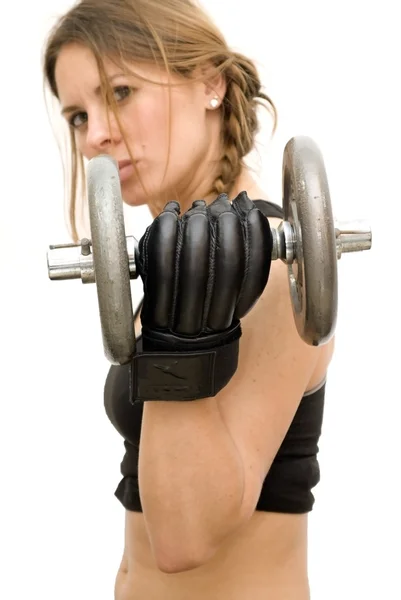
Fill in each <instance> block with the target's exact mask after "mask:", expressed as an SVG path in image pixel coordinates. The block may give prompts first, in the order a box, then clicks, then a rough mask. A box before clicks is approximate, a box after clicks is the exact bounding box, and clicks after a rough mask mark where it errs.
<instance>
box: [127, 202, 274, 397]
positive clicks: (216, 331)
mask: <svg viewBox="0 0 401 600" xmlns="http://www.w3.org/2000/svg"><path fill="white" fill-rule="evenodd" d="M271 254H272V234H271V230H270V226H269V222H268V220H267V219H266V218H265V217H264V216H263V214H262V213H261V212H260V211H259V210H258V209H257V208H256V207H255V205H254V204H253V202H251V200H249V198H248V196H247V194H246V192H242V193H241V194H239V195H238V196H237V198H236V199H235V200H234V201H233V202H232V203H231V202H230V201H229V199H228V197H227V196H226V195H225V194H221V195H220V196H219V197H218V198H217V199H216V200H215V201H214V202H213V203H212V204H210V205H208V206H207V205H206V204H205V202H204V201H203V200H198V201H196V202H194V203H193V205H192V208H190V209H189V210H188V211H187V212H186V213H184V214H183V215H182V216H180V206H179V204H178V203H177V202H169V203H168V204H167V205H166V206H165V208H164V210H163V212H162V213H161V214H160V215H159V216H158V217H157V218H156V219H155V220H154V221H153V223H152V224H151V225H150V226H149V227H148V228H147V230H146V232H145V234H144V235H143V237H142V238H141V239H140V241H139V244H138V254H137V268H138V272H139V274H140V276H141V277H142V280H143V285H144V301H143V307H142V311H141V321H142V340H143V352H142V353H140V354H137V355H136V356H135V357H134V359H133V361H132V365H131V367H132V401H134V402H135V401H145V400H195V399H198V398H207V397H211V396H214V395H216V394H217V393H218V392H219V391H220V390H221V389H222V388H223V387H224V386H225V385H227V383H228V382H229V381H230V379H231V377H232V376H233V375H234V373H235V371H236V369H237V365H238V351H239V338H240V336H241V326H240V319H241V318H242V317H243V316H244V315H246V313H247V312H249V310H250V309H251V308H252V306H253V305H254V304H255V302H256V301H257V300H258V298H259V297H260V296H261V294H262V292H263V290H264V288H265V286H266V284H267V281H268V278H269V273H270V265H271Z"/></svg>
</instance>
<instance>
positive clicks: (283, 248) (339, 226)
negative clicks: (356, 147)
mask: <svg viewBox="0 0 401 600" xmlns="http://www.w3.org/2000/svg"><path fill="white" fill-rule="evenodd" d="M271 231H272V235H273V251H272V260H278V259H280V260H282V261H283V262H285V263H286V264H291V263H293V262H294V260H295V259H296V232H294V229H293V227H292V225H291V223H289V222H288V221H282V222H281V223H280V225H279V227H278V228H277V229H274V228H272V230H271ZM334 231H335V237H336V245H337V259H340V258H341V255H342V253H343V252H361V251H363V250H369V249H370V248H371V246H372V231H371V229H370V227H369V224H368V223H367V221H364V220H355V221H338V222H336V223H335V228H334ZM126 241H127V251H128V260H129V271H130V278H131V279H136V277H137V272H136V263H135V251H136V248H137V241H136V239H135V238H134V237H133V236H127V237H126ZM47 266H48V272H49V278H50V279H51V280H63V279H82V282H83V283H95V271H94V266H93V257H92V250H91V242H90V240H88V239H86V238H84V239H82V240H81V242H80V243H79V244H59V245H53V246H49V251H48V253H47Z"/></svg>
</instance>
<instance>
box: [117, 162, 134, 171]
mask: <svg viewBox="0 0 401 600" xmlns="http://www.w3.org/2000/svg"><path fill="white" fill-rule="evenodd" d="M130 165H132V162H131V161H130V160H119V161H118V168H119V169H120V171H121V169H124V167H129V166H130Z"/></svg>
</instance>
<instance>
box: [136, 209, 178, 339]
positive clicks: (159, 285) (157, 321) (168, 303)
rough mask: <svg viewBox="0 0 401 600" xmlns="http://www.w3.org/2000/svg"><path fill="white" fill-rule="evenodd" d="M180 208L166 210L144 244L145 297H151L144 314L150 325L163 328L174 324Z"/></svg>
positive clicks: (154, 223)
mask: <svg viewBox="0 0 401 600" xmlns="http://www.w3.org/2000/svg"><path fill="white" fill-rule="evenodd" d="M170 204H172V203H170ZM178 212H179V211H178ZM178 212H177V210H176V209H173V210H165V211H163V212H162V213H161V214H160V215H159V216H158V217H157V218H156V219H155V220H154V222H153V224H152V226H151V227H150V230H149V236H148V240H147V241H146V243H145V244H144V253H145V254H144V256H143V258H142V260H143V261H144V268H145V272H146V280H145V282H144V283H145V299H146V297H148V298H149V299H151V301H150V302H145V303H144V311H145V312H144V315H145V318H146V322H147V324H148V325H149V326H150V327H155V328H160V329H165V328H167V327H169V325H170V322H169V320H170V317H171V308H172V302H173V297H174V288H175V272H176V248H177V240H178V229H179V228H178V223H179V217H178ZM145 305H146V307H145Z"/></svg>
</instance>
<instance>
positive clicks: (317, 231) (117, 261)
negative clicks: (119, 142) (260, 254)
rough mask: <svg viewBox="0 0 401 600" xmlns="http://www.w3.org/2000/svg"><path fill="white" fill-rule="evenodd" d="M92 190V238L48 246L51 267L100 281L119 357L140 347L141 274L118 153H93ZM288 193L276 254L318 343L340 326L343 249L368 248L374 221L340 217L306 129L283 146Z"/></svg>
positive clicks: (108, 344)
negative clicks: (133, 283) (135, 283)
mask: <svg viewBox="0 0 401 600" xmlns="http://www.w3.org/2000/svg"><path fill="white" fill-rule="evenodd" d="M87 195H88V202H89V219H90V229H91V239H86V238H84V239H82V240H81V241H80V243H78V244H58V245H51V246H49V250H48V252H47V265H48V274H49V278H50V279H51V280H66V279H81V281H82V282H83V283H95V284H96V288H97V298H98V306H99V315H100V322H101V328H102V338H103V346H104V353H105V356H106V358H107V359H108V360H109V361H110V362H111V363H112V364H116V365H118V364H120V365H121V364H125V363H128V362H129V361H130V360H131V359H132V357H133V355H134V354H135V328H134V317H133V310H132V297H131V288H130V280H131V279H136V278H137V276H138V274H137V269H136V253H137V247H138V243H137V240H136V239H135V238H134V237H133V236H126V234H125V225H124V213H123V201H122V195H121V186H120V178H119V170H118V165H117V163H116V161H115V160H114V159H113V158H112V157H110V156H107V155H101V156H97V157H95V158H93V159H92V160H90V161H89V163H88V165H87ZM282 199H283V212H284V219H283V221H282V222H281V223H280V225H279V226H278V227H277V228H272V236H273V250H272V256H271V259H272V260H282V261H283V262H284V263H285V264H286V265H287V269H288V282H289V289H290V294H291V301H292V307H293V314H294V319H295V323H296V327H297V330H298V333H299V335H300V337H301V338H302V339H303V340H304V342H305V343H307V344H309V345H312V346H319V345H322V344H325V343H327V342H328V341H329V340H330V339H331V337H332V336H333V335H334V332H335V327H336V322H337V309H338V271H337V261H338V260H339V259H340V258H341V256H342V255H343V254H344V253H348V252H360V251H363V250H369V249H370V248H371V246H372V232H371V228H370V226H369V224H368V223H367V221H365V220H361V219H359V220H354V221H341V222H340V221H335V220H334V217H333V211H332V204H331V199H330V192H329V186H328V181H327V174H326V169H325V165H324V161H323V157H322V154H321V152H320V149H319V148H318V146H317V144H316V143H315V142H314V140H312V139H311V138H310V137H307V136H296V137H293V138H291V139H290V140H289V142H288V143H287V144H286V146H285V148H284V152H283V164H282ZM266 260H269V257H266Z"/></svg>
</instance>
